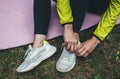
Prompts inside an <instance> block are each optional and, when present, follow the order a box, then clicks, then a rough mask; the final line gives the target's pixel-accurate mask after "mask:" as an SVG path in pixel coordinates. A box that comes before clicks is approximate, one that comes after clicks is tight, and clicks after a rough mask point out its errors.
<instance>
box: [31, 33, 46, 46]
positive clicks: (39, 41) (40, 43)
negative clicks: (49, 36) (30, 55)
mask: <svg viewBox="0 0 120 79" xmlns="http://www.w3.org/2000/svg"><path fill="white" fill-rule="evenodd" d="M45 40H46V36H45V35H42V34H35V36H34V42H33V48H40V47H42V46H43V41H45Z"/></svg>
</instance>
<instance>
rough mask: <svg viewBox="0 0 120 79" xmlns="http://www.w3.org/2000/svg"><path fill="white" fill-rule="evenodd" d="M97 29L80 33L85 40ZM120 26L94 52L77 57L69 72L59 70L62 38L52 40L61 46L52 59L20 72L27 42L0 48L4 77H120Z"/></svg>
mask: <svg viewBox="0 0 120 79" xmlns="http://www.w3.org/2000/svg"><path fill="white" fill-rule="evenodd" d="M94 29H95V28H91V29H88V30H85V31H82V32H81V33H80V38H81V41H82V42H83V41H85V40H87V39H89V38H90V37H91V35H92V32H93V31H94ZM119 39H120V25H117V26H116V27H115V28H114V29H113V31H112V32H111V33H110V34H109V36H108V37H107V38H106V39H105V41H103V42H101V44H99V45H98V46H97V48H96V49H95V50H94V51H93V53H92V54H91V55H89V56H88V57H86V58H83V57H77V63H76V66H75V67H74V68H73V70H72V71H70V72H68V73H59V72H57V71H56V69H55V64H56V61H57V60H58V58H59V56H60V54H61V50H60V49H61V42H62V41H63V38H62V37H58V38H55V39H51V40H49V42H50V44H52V45H55V46H56V47H57V49H58V50H57V52H56V54H55V55H53V56H52V57H51V58H49V59H47V60H45V61H44V62H42V63H41V64H40V65H39V66H37V67H36V68H35V69H33V70H32V71H30V72H27V73H17V72H16V68H17V67H18V66H19V65H20V64H21V62H22V61H23V56H24V53H25V51H26V49H27V45H25V46H21V47H17V48H12V49H7V50H1V51H0V79H120V40H119Z"/></svg>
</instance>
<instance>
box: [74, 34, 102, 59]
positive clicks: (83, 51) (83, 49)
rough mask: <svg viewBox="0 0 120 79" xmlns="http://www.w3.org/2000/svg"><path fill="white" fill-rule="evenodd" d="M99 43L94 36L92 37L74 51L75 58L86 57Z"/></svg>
mask: <svg viewBox="0 0 120 79" xmlns="http://www.w3.org/2000/svg"><path fill="white" fill-rule="evenodd" d="M99 43H100V40H98V39H97V38H96V37H95V36H93V37H92V38H91V39H89V40H87V41H85V42H83V43H82V44H80V45H79V46H78V48H77V50H76V55H77V56H83V57H86V56H88V55H89V54H90V53H91V52H92V51H93V50H94V49H95V47H96V46H97V45H98V44H99Z"/></svg>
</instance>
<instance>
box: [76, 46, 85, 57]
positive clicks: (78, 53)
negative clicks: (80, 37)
mask: <svg viewBox="0 0 120 79" xmlns="http://www.w3.org/2000/svg"><path fill="white" fill-rule="evenodd" d="M83 51H84V48H83V47H82V48H80V49H78V51H77V53H76V54H77V55H78V56H80V54H81V53H82V52H83Z"/></svg>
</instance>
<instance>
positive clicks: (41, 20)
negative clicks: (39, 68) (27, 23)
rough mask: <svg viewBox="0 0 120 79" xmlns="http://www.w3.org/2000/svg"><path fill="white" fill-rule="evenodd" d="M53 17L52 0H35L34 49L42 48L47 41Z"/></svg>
mask: <svg viewBox="0 0 120 79" xmlns="http://www.w3.org/2000/svg"><path fill="white" fill-rule="evenodd" d="M50 16H51V1H50V0H34V28H35V29H34V31H35V37H34V43H33V48H38V47H41V46H42V44H43V41H44V40H45V39H46V35H47V31H48V26H49V22H50Z"/></svg>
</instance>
